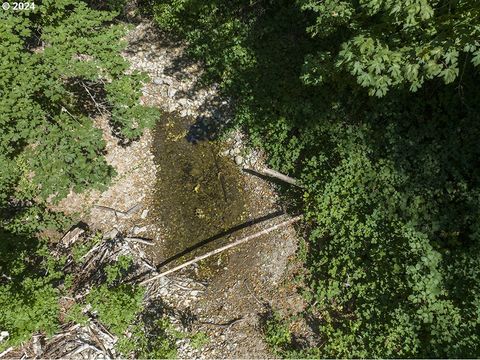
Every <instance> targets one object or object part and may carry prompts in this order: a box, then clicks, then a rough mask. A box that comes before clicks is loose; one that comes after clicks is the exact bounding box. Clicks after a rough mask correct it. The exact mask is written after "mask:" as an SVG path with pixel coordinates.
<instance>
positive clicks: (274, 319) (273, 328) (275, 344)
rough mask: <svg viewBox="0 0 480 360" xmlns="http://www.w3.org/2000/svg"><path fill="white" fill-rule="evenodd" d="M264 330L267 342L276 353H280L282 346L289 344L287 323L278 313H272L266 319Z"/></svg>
mask: <svg viewBox="0 0 480 360" xmlns="http://www.w3.org/2000/svg"><path fill="white" fill-rule="evenodd" d="M264 332H265V340H266V342H267V344H268V345H269V346H270V347H271V348H273V349H274V350H275V352H276V353H280V352H281V349H282V348H285V347H287V346H289V345H290V343H291V342H292V334H291V332H290V327H289V324H288V323H286V322H285V321H284V320H283V319H282V316H281V315H280V314H279V313H276V312H275V313H273V314H272V316H271V317H270V318H269V319H268V320H267V321H266V323H265V326H264Z"/></svg>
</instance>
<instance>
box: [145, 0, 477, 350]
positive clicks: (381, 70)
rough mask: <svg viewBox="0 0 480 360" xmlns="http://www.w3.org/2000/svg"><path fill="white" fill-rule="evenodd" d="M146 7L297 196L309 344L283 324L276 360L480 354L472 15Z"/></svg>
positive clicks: (419, 0)
mask: <svg viewBox="0 0 480 360" xmlns="http://www.w3.org/2000/svg"><path fill="white" fill-rule="evenodd" d="M153 7H154V9H155V10H154V16H155V19H156V20H157V22H158V24H159V26H160V27H162V28H164V29H168V30H169V31H175V32H176V34H177V35H179V36H182V37H183V38H185V39H186V40H187V42H188V45H189V49H190V53H191V55H192V56H194V57H196V58H198V59H200V60H202V61H203V62H204V65H205V67H206V70H207V74H208V76H210V77H211V79H212V80H214V81H217V82H219V84H220V88H221V89H222V90H223V92H224V94H225V95H226V96H230V97H232V98H233V103H234V104H235V106H236V109H235V110H236V114H235V115H236V117H235V121H234V122H232V126H239V125H241V126H243V128H244V130H245V131H246V132H247V133H248V134H249V135H250V140H251V142H252V143H253V144H254V145H257V146H261V147H262V148H263V149H264V150H266V152H267V154H268V155H269V162H270V163H271V165H272V166H273V167H275V168H277V169H278V170H280V171H283V172H286V173H288V174H291V175H293V176H296V177H298V178H300V179H301V182H302V184H303V185H304V190H302V193H301V194H300V193H299V191H297V192H296V193H295V190H292V192H291V193H293V195H295V196H297V197H301V198H302V200H303V201H302V204H301V206H302V207H303V209H304V211H305V213H306V216H307V218H308V220H309V222H310V223H311V225H312V229H311V233H310V234H309V241H308V244H306V245H307V246H306V248H305V249H304V250H303V251H302V252H303V254H302V257H304V258H305V266H306V274H305V275H304V279H305V281H306V284H307V289H305V290H304V292H305V297H306V299H307V301H308V302H309V304H310V305H309V308H308V310H307V312H306V314H305V316H307V317H308V319H309V322H310V323H314V324H315V326H314V327H313V329H315V331H316V333H317V337H318V339H316V341H315V342H313V343H312V344H311V346H310V348H308V349H292V347H294V344H293V343H289V339H288V336H289V335H288V333H287V331H284V330H285V329H286V328H285V327H282V326H280V325H281V323H282V321H281V320H279V321H277V325H275V326H274V325H272V327H271V328H270V330H268V331H267V339H268V341H269V342H271V344H272V345H273V346H276V347H277V348H279V347H280V348H282V346H283V348H282V349H283V350H282V352H281V356H293V355H292V354H294V353H295V351H297V352H296V354H297V355H298V357H306V356H317V357H323V358H329V357H355V358H366V357H368V358H371V357H478V356H479V354H480V348H479V346H478V344H479V341H478V334H479V333H480V321H479V320H480V318H479V294H480V291H479V285H480V277H479V276H478V269H479V265H480V264H479V263H478V260H477V259H478V253H479V252H478V251H479V243H480V231H479V225H478V218H479V216H480V205H479V204H480V202H479V200H480V171H479V166H478V159H479V158H480V150H479V149H480V148H479V147H478V146H477V139H478V138H479V136H480V123H479V121H478V120H479V114H480V108H479V104H478V100H477V99H478V97H479V96H480V93H479V89H478V86H477V84H478V81H479V80H480V79H479V73H478V65H479V63H480V57H479V52H478V51H479V50H478V46H479V43H478V38H479V36H478V35H479V30H480V19H479V12H480V7H479V5H478V4H477V3H476V2H473V1H463V0H459V1H443V0H436V1H433V0H432V1H428V0H408V1H380V0H371V1H367V0H365V1H364V0H361V1H348V0H343V1H341V0H325V1H313V0H302V1H298V2H297V3H295V4H292V3H291V2H286V1H285V2H283V1H280V2H278V1H277V2H275V3H273V2H271V1H267V0H265V1H258V2H249V1H235V2H228V3H227V2H226V1H222V0H210V1H207V2H205V1H202V2H200V1H195V0H183V1H168V0H163V1H154V6H153ZM240 24H241V25H240ZM235 49H241V51H235ZM243 54H246V55H247V56H244V55H243ZM413 92H414V93H413ZM275 344H276V345H275ZM290 346H291V347H290ZM289 347H290V348H289ZM285 349H288V350H285ZM302 354H303V355H302ZM305 354H307V355H305ZM308 354H310V355H308ZM315 354H316V355H315Z"/></svg>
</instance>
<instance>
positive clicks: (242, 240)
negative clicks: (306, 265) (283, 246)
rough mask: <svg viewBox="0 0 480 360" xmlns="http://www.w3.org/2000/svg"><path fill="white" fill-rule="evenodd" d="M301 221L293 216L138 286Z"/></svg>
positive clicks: (144, 282) (299, 216) (300, 217)
mask: <svg viewBox="0 0 480 360" xmlns="http://www.w3.org/2000/svg"><path fill="white" fill-rule="evenodd" d="M301 219H302V215H298V216H295V217H293V218H291V219H289V220H286V221H283V222H281V223H279V224H277V225H273V226H271V227H269V228H266V229H264V230H262V231H259V232H257V233H255V234H252V235H249V236H246V237H244V238H241V239H239V240H236V241H234V242H232V243H230V244H228V245H225V246H222V247H220V248H218V249H215V250H213V251H210V252H208V253H206V254H204V255H200V256H197V257H196V258H194V259H192V260H189V261H187V262H185V263H183V264H181V265H178V266H176V267H174V268H172V269H170V270H167V271H164V272H162V273H160V274H158V275H155V276H154V277H152V278H150V279H146V280H143V281H142V282H141V283H140V285H145V284H147V283H149V282H151V281H154V280H156V279H159V278H161V277H163V276H165V275H168V274H171V273H173V272H175V271H178V270H180V269H183V268H185V267H187V266H189V265H192V264H195V263H197V262H199V261H200V260H203V259H206V258H208V257H210V256H213V255H216V254H218V253H221V252H223V251H225V250H228V249H231V248H232V247H235V246H237V245H240V244H243V243H245V242H247V241H249V240H252V239H255V238H257V237H260V236H262V235H265V234H268V233H270V232H272V231H275V230H277V229H280V228H282V227H285V226H288V225H291V224H293V223H295V222H297V221H299V220H301Z"/></svg>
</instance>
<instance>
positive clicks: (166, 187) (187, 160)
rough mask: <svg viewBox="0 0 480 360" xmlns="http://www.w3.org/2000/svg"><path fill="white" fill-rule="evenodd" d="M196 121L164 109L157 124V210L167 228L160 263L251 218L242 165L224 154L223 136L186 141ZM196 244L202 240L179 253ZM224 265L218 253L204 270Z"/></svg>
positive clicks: (219, 240) (211, 244)
mask: <svg viewBox="0 0 480 360" xmlns="http://www.w3.org/2000/svg"><path fill="white" fill-rule="evenodd" d="M192 122H193V121H192V119H189V118H186V117H180V116H177V115H175V114H173V113H164V114H163V115H162V119H161V120H160V121H159V123H158V125H157V128H156V130H155V140H154V154H155V161H156V163H157V165H158V167H159V168H158V179H157V184H156V195H155V199H154V206H155V210H154V215H155V217H156V218H157V219H158V221H159V223H160V224H161V225H162V227H163V228H164V230H165V231H164V238H163V239H162V243H161V249H160V250H161V251H159V253H158V255H157V256H156V257H157V265H166V263H167V262H171V263H172V264H170V265H175V264H178V263H180V262H181V261H182V260H185V259H186V258H191V257H193V256H194V255H197V254H201V253H204V252H207V251H209V250H212V249H214V248H216V247H219V246H221V245H223V244H225V243H226V242H227V241H229V239H228V235H227V236H220V235H222V234H225V233H228V232H229V230H230V229H232V228H234V227H235V226H236V225H238V224H241V223H243V222H245V220H246V219H247V214H246V210H245V209H246V194H245V193H244V186H243V183H242V179H243V176H242V173H241V170H240V169H239V168H238V167H237V166H236V165H235V164H234V162H233V161H232V160H231V159H229V158H227V157H225V156H223V155H221V153H222V150H224V145H223V144H222V143H221V142H219V141H199V142H197V143H192V142H190V141H188V140H187V133H188V130H189V128H190V126H191V124H192ZM198 244H204V245H203V246H201V247H199V248H198V249H197V250H194V251H190V252H189V253H188V255H186V257H184V256H181V255H182V252H185V250H186V249H190V250H192V248H194V247H195V246H196V245H198ZM170 265H169V266H168V267H170ZM222 265H223V264H222V262H221V258H220V259H219V258H216V259H215V260H214V261H210V262H208V266H205V264H204V266H202V268H201V269H202V271H203V274H202V275H203V276H208V274H206V273H205V272H209V271H210V270H213V269H214V268H215V267H217V266H222Z"/></svg>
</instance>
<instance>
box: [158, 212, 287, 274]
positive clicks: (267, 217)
mask: <svg viewBox="0 0 480 360" xmlns="http://www.w3.org/2000/svg"><path fill="white" fill-rule="evenodd" d="M283 214H285V212H284V211H283V210H278V211H274V212H271V213H270V214H267V215H265V216H261V217H258V218H255V219H253V220H249V221H245V222H244V223H242V224H238V225H236V226H233V227H232V228H230V229H228V230H227V231H222V232H221V233H218V234H216V235H214V236H211V237H209V238H208V239H205V240H202V241H200V242H198V243H196V244H194V245H192V246H190V247H188V248H186V249H185V250H183V251H181V252H179V253H178V254H175V255H174V256H172V257H170V258H168V259H166V260H165V261H162V262H161V263H160V264H157V269H159V268H161V267H162V266H165V265H167V264H169V263H171V262H172V261H175V260H177V259H179V258H181V257H182V256H185V255H187V254H189V253H191V252H192V251H195V250H197V249H199V248H200V247H202V246H204V245H207V244H209V243H211V242H213V241H215V240H218V239H221V238H223V237H227V236H228V235H231V234H233V233H234V232H237V231H239V230H242V229H245V228H247V227H249V226H252V225H256V224H259V223H261V222H264V221H267V220H270V219H273V218H276V217H278V216H280V215H283Z"/></svg>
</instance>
